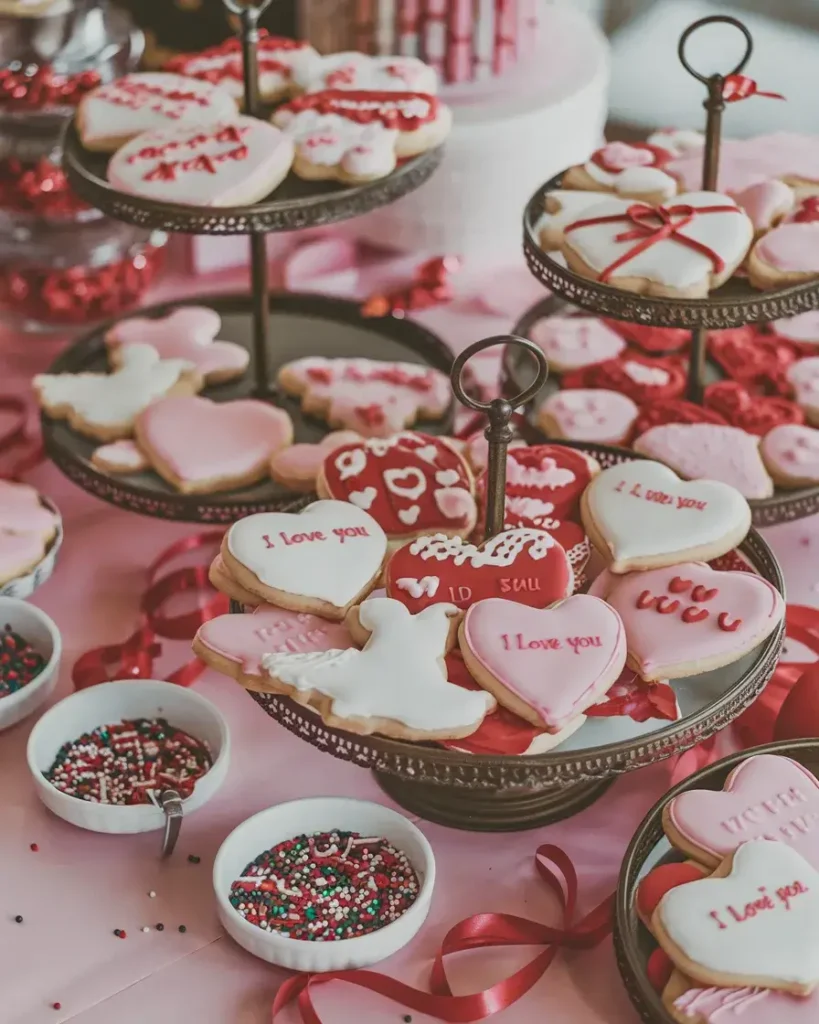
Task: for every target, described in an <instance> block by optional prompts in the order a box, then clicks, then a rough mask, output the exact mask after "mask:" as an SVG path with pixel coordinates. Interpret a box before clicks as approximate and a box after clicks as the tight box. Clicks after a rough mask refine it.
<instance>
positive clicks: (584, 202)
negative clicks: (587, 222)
mask: <svg viewBox="0 0 819 1024" xmlns="http://www.w3.org/2000/svg"><path fill="white" fill-rule="evenodd" d="M605 196H606V192H605V191H599V192H589V191H587V190H585V189H568V188H566V189H563V188H558V189H555V190H554V191H553V192H547V193H546V194H545V195H544V197H543V206H544V212H543V213H542V214H541V215H540V216H539V217H538V219H537V220H536V221H535V223H534V232H535V236H536V237H537V240H538V242H539V243H540V247H541V249H543V250H544V252H553V251H554V250H555V249H559V248H560V247H561V245H563V229H564V227H565V226H566V225H567V224H571V222H572V221H573V220H577V218H578V217H579V216H580V214H581V213H582V211H583V210H587V209H588V208H589V207H590V206H593V205H594V204H595V203H597V202H599V201H600V200H601V199H603V198H605Z"/></svg>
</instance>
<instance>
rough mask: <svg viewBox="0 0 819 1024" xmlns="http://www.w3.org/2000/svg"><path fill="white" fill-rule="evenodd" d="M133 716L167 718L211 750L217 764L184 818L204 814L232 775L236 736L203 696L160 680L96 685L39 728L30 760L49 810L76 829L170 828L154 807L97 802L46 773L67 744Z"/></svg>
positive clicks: (200, 784) (31, 739)
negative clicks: (59, 785)
mask: <svg viewBox="0 0 819 1024" xmlns="http://www.w3.org/2000/svg"><path fill="white" fill-rule="evenodd" d="M129 718H166V719H167V720H168V722H169V723H170V724H171V725H173V726H175V727H176V728H177V729H184V731H185V732H187V733H190V735H191V736H195V737H196V738H197V739H199V740H204V741H205V742H206V743H207V744H208V746H209V747H210V753H211V757H212V758H213V764H212V766H211V768H210V771H209V772H208V773H207V774H206V775H203V776H202V778H201V779H199V781H198V782H197V783H196V786H195V787H194V790H193V793H192V794H191V795H190V796H189V797H188V798H187V799H186V800H183V801H182V807H183V812H184V815H185V816H187V815H188V814H190V813H191V812H192V811H195V810H198V808H200V807H201V806H202V805H203V804H205V803H207V801H208V800H210V798H211V797H212V796H213V794H214V793H215V792H216V790H217V789H218V788H219V787H220V786H221V785H222V783H223V782H224V780H225V776H226V775H227V770H228V762H229V760H230V735H229V733H228V726H227V722H226V721H225V719H224V718H223V717H222V714H221V712H220V711H219V710H218V709H217V708H216V707H215V706H214V705H213V704H211V702H210V701H209V700H205V698H204V697H200V696H199V694H198V693H194V692H193V691H192V690H188V689H185V688H184V687H182V686H176V685H175V684H173V683H163V682H160V681H159V680H158V679H132V680H127V681H119V682H112V683H101V684H100V685H99V686H90V687H89V688H88V689H87V690H80V691H79V692H78V693H73V694H72V695H71V696H70V697H66V698H65V700H61V701H60V702H59V703H58V704H55V705H54V707H53V708H51V709H50V710H49V711H47V712H46V713H45V714H44V715H43V717H42V718H41V719H40V721H39V722H38V723H37V724H36V725H35V726H34V728H33V729H32V731H31V735H30V736H29V739H28V747H27V748H26V757H27V759H28V767H29V770H30V771H31V775H32V777H33V779H34V785H35V787H36V789H37V795H38V796H39V797H40V799H41V800H42V802H43V803H44V804H45V805H46V807H47V808H48V809H49V810H50V811H53V812H54V814H56V815H57V816H58V817H60V818H64V819H65V820H66V821H70V822H71V824H72V825H78V826H79V827H80V828H87V829H90V830H91V831H92V832H110V833H133V832H151V831H153V830H154V829H162V828H164V827H165V814H164V812H163V811H162V810H161V809H160V808H158V807H155V806H153V805H152V804H140V805H137V806H135V807H124V806H123V807H120V806H113V805H111V804H100V803H92V802H90V801H88V800H79V799H77V797H73V796H68V794H67V793H62V792H61V791H60V790H59V789H57V788H56V787H55V786H52V785H51V783H50V782H49V781H48V780H47V779H46V777H45V775H44V774H43V773H44V772H46V771H48V769H49V768H50V767H51V765H52V764H53V763H54V758H55V757H56V756H57V751H58V750H59V749H60V747H61V746H62V745H63V744H64V743H69V742H71V741H72V740H75V739H77V738H78V737H79V736H82V734H83V733H86V732H91V730H93V729H96V728H97V726H100V725H108V724H111V723H113V722H121V721H123V719H129Z"/></svg>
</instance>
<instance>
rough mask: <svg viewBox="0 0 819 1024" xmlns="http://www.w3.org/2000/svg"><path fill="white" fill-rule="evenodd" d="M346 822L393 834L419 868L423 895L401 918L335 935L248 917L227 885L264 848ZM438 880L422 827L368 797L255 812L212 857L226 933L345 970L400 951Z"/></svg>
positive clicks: (297, 967)
mask: <svg viewBox="0 0 819 1024" xmlns="http://www.w3.org/2000/svg"><path fill="white" fill-rule="evenodd" d="M332 829H345V830H347V831H350V832H360V833H361V834H362V835H365V836H380V837H383V838H384V839H388V840H389V841H390V842H391V843H392V844H393V845H394V846H395V847H396V848H397V849H399V850H402V851H403V852H404V853H405V854H406V855H407V857H408V858H409V860H410V862H411V864H412V866H413V867H414V868H415V873H416V874H417V875H418V881H419V883H420V890H419V893H418V898H417V899H416V901H415V902H414V903H413V904H412V906H411V907H410V908H409V910H407V911H406V913H404V914H402V915H401V917H399V918H398V919H397V920H396V921H393V922H392V923H391V924H388V925H385V926H384V927H383V928H380V929H379V930H378V931H375V932H371V933H370V934H369V935H362V936H361V937H360V938H355V939H339V940H338V941H337V942H308V941H305V940H302V939H288V938H286V937H285V936H282V935H276V934H275V933H273V932H268V931H263V930H262V929H261V928H259V927H257V926H256V925H255V924H249V923H248V922H247V921H245V919H244V918H243V917H242V916H241V915H240V914H238V913H237V912H236V910H234V908H233V906H232V905H231V903H230V900H229V898H228V897H229V895H230V887H231V885H232V883H233V882H235V881H236V879H237V878H239V877H241V875H242V872H243V871H244V869H245V868H246V867H247V865H248V864H249V863H250V862H251V861H253V860H255V859H256V858H257V857H258V856H259V854H260V853H263V852H264V851H265V850H269V849H270V848H271V847H273V846H275V845H276V844H277V843H281V842H284V841H285V840H286V839H292V838H293V837H294V836H297V835H301V834H303V833H308V834H309V833H311V832H329V831H331V830H332ZM434 885H435V857H434V856H433V853H432V847H431V846H430V845H429V842H428V841H427V839H426V837H425V836H424V834H423V833H422V832H421V831H420V830H419V829H417V828H416V827H415V825H413V824H412V822H411V821H409V820H408V819H407V818H405V817H404V816H403V814H398V812H397V811H393V810H390V808H389V807H382V805H381V804H375V803H370V802H369V801H366V800H347V799H344V798H343V797H314V798H312V799H309V800H294V801H293V802H292V803H286V804H279V805H278V806H277V807H270V808H268V809H267V810H266V811H260V812H259V813H258V814H254V815H253V817H252V818H248V819H247V821H244V822H242V824H241V825H239V826H238V827H237V828H235V829H234V830H233V831H232V832H231V833H230V835H229V836H228V837H227V839H226V840H225V841H224V842H223V843H222V845H221V846H220V847H219V852H218V853H217V854H216V860H215V862H214V864H213V888H214V891H215V893H216V903H217V908H218V912H219V920H220V921H221V922H222V924H223V925H224V927H225V930H226V931H227V933H228V935H230V936H231V938H233V939H235V940H236V942H238V943H239V945H240V946H243V947H244V948H245V949H246V950H247V951H248V952H249V953H253V955H254V956H258V957H260V958H261V959H262V960H267V961H268V963H271V964H278V965H279V966H280V967H288V968H290V969H291V970H294V971H346V970H353V969H355V968H358V967H368V966H370V965H371V964H375V963H378V961H379V960H384V959H385V958H386V957H388V956H392V954H393V953H396V952H398V950H399V949H402V948H403V947H404V946H406V944H407V943H408V942H409V941H410V939H412V938H413V937H414V936H415V934H416V932H417V931H418V929H419V928H420V927H421V925H422V924H423V923H424V921H425V920H426V917H427V914H428V913H429V905H430V900H431V899H432V890H433V887H434Z"/></svg>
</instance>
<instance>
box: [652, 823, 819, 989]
mask: <svg viewBox="0 0 819 1024" xmlns="http://www.w3.org/2000/svg"><path fill="white" fill-rule="evenodd" d="M726 871H730V873H726V874H725V875H724V876H721V871H718V872H717V873H716V874H715V875H713V876H712V877H710V878H704V879H702V880H698V881H695V882H688V883H687V884H686V885H680V886H677V887H676V888H675V889H671V890H670V891H669V892H667V893H666V894H665V896H663V898H662V900H661V901H660V905H659V906H658V907H657V910H656V911H655V912H654V917H653V925H654V933H655V935H656V936H657V938H658V939H659V942H660V944H661V945H662V947H663V948H664V949H665V951H666V952H667V953H668V954H669V956H670V957H671V959H672V960H673V961H674V962H675V964H676V965H677V967H678V968H679V969H680V970H681V971H683V973H685V974H686V975H688V977H691V978H694V979H695V980H698V981H702V982H705V983H706V984H708V985H721V986H722V985H725V986H729V985H752V986H760V987H764V988H774V989H781V990H783V991H788V992H793V994H794V995H802V996H805V995H808V994H809V993H810V992H811V991H812V989H813V988H814V987H815V985H816V983H817V981H819V872H817V871H816V870H815V869H814V868H813V867H811V865H810V864H808V862H807V861H806V860H804V858H803V857H802V856H800V854H799V853H797V852H796V850H794V849H792V848H791V847H790V846H786V845H785V844H784V843H780V842H771V841H770V840H766V839H759V840H756V841H754V842H750V843H744V844H743V845H742V846H740V847H739V849H738V850H737V852H736V853H735V854H734V855H733V858H732V860H731V861H727V862H726Z"/></svg>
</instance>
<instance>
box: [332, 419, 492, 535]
mask: <svg viewBox="0 0 819 1024" xmlns="http://www.w3.org/2000/svg"><path fill="white" fill-rule="evenodd" d="M316 487H317V490H318V493H319V496H320V497H325V498H335V499H336V500H339V501H349V502H351V503H352V504H353V505H356V506H357V507H358V508H362V509H364V510H366V511H367V512H368V513H369V514H370V515H371V516H372V517H373V518H374V519H375V520H376V522H377V523H378V524H379V525H380V526H381V528H382V529H383V530H384V532H385V533H386V534H387V536H388V537H390V538H393V539H396V538H397V539H405V538H407V537H417V536H419V535H420V534H424V533H444V534H446V535H447V536H452V537H454V536H458V537H465V536H467V535H468V534H469V533H471V532H472V530H473V528H474V526H475V522H476V520H477V514H478V509H477V505H476V503H475V497H474V484H473V480H472V474H471V472H470V470H469V466H468V465H467V463H466V460H465V459H464V458H463V456H462V455H460V454H459V453H458V452H456V451H455V449H454V448H452V447H451V446H450V445H448V444H447V443H446V442H445V441H442V440H441V439H440V438H438V437H431V436H430V435H429V434H417V433H414V432H412V431H404V432H403V433H400V434H396V435H394V436H393V437H391V438H386V439H383V438H370V439H366V440H361V441H356V442H353V443H351V444H344V445H341V446H340V447H338V448H335V449H334V450H333V451H332V452H330V454H329V455H327V456H326V457H325V459H324V462H323V463H322V467H321V470H320V471H319V476H318V480H317V482H316Z"/></svg>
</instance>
